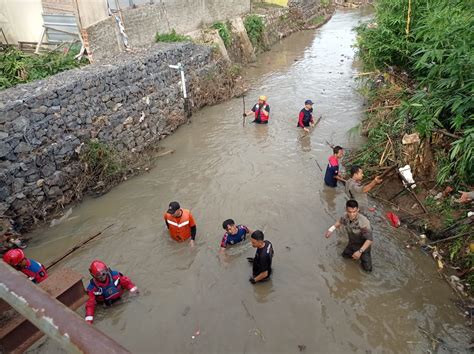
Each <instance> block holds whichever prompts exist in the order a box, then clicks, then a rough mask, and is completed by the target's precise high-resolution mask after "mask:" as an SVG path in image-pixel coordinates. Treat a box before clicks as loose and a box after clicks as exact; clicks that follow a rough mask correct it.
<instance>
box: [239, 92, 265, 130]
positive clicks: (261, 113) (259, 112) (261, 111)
mask: <svg viewBox="0 0 474 354" xmlns="http://www.w3.org/2000/svg"><path fill="white" fill-rule="evenodd" d="M251 114H254V115H255V120H254V121H253V122H252V123H257V124H267V123H268V119H270V106H269V105H268V103H267V96H260V97H259V98H258V103H257V104H255V106H253V107H252V110H250V111H248V112H245V113H244V117H247V116H248V115H251Z"/></svg>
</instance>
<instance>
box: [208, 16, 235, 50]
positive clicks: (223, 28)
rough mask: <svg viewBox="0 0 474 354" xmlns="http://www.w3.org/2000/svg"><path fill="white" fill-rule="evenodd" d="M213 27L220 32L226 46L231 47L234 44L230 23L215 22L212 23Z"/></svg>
mask: <svg viewBox="0 0 474 354" xmlns="http://www.w3.org/2000/svg"><path fill="white" fill-rule="evenodd" d="M212 28H214V29H216V30H217V31H218V32H219V36H220V37H221V38H222V41H223V42H224V45H225V46H226V48H229V47H230V45H231V44H232V35H231V33H230V26H229V23H222V22H215V23H214V24H213V25H212Z"/></svg>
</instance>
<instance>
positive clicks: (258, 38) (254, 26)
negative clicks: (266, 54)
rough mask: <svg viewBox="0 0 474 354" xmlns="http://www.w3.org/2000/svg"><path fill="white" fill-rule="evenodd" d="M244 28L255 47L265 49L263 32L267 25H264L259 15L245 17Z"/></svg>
mask: <svg viewBox="0 0 474 354" xmlns="http://www.w3.org/2000/svg"><path fill="white" fill-rule="evenodd" d="M244 26H245V30H246V31H247V35H248V36H249V39H250V42H252V44H253V46H254V47H263V46H264V44H263V31H264V29H265V24H264V23H263V20H262V17H261V16H258V15H248V16H247V17H245V20H244Z"/></svg>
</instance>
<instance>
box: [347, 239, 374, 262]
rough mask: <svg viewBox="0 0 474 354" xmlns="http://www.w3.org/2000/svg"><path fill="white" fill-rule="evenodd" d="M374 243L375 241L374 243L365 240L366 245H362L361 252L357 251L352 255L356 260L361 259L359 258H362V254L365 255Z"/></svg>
mask: <svg viewBox="0 0 474 354" xmlns="http://www.w3.org/2000/svg"><path fill="white" fill-rule="evenodd" d="M372 243H374V241H372V240H365V242H364V244H363V245H362V247H361V248H360V249H359V250H357V251H355V252H354V253H353V254H352V258H354V259H359V258H360V257H361V256H362V253H364V252H365V250H366V249H367V248H369V247H370V245H371V244H372Z"/></svg>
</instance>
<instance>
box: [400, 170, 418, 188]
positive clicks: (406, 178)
mask: <svg viewBox="0 0 474 354" xmlns="http://www.w3.org/2000/svg"><path fill="white" fill-rule="evenodd" d="M398 171H400V174H401V175H402V176H403V184H404V185H405V186H406V187H407V186H408V185H407V183H408V184H409V185H411V187H410V188H411V189H414V188H415V187H416V184H415V180H414V179H413V174H412V173H411V167H410V165H406V166H403V167H400V168H399V169H398Z"/></svg>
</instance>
